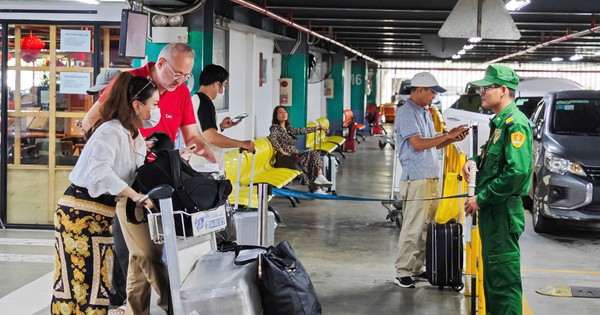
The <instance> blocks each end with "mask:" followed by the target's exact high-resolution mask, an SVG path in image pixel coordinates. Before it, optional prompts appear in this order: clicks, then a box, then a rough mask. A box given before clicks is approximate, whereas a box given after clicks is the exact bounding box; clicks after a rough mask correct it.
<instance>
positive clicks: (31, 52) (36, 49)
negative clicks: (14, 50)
mask: <svg viewBox="0 0 600 315" xmlns="http://www.w3.org/2000/svg"><path fill="white" fill-rule="evenodd" d="M44 47H46V44H45V43H44V42H43V41H42V40H41V39H40V38H39V37H37V36H35V35H33V34H32V35H27V36H25V37H23V38H21V59H23V61H25V62H34V61H35V59H36V58H37V55H38V54H39V53H40V51H42V49H44Z"/></svg>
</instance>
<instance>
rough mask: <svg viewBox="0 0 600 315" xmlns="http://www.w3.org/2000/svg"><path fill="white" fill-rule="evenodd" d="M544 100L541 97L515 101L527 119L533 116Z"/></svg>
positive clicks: (519, 98)
mask: <svg viewBox="0 0 600 315" xmlns="http://www.w3.org/2000/svg"><path fill="white" fill-rule="evenodd" d="M541 100H542V98H541V97H518V98H517V99H515V103H516V104H517V106H518V107H519V109H520V110H521V112H522V113H523V114H525V116H527V118H530V117H531V115H533V111H534V110H535V107H536V106H537V104H538V103H539V102H540V101H541Z"/></svg>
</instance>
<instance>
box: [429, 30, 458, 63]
mask: <svg viewBox="0 0 600 315" xmlns="http://www.w3.org/2000/svg"><path fill="white" fill-rule="evenodd" d="M421 42H423V46H424V47H425V49H427V51H428V52H429V53H430V54H431V55H432V56H434V57H438V58H449V57H452V55H454V54H456V53H457V52H458V51H459V50H461V49H463V46H464V45H465V44H466V43H467V39H463V38H441V37H439V36H438V35H436V34H421Z"/></svg>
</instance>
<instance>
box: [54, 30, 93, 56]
mask: <svg viewBox="0 0 600 315" xmlns="http://www.w3.org/2000/svg"><path fill="white" fill-rule="evenodd" d="M91 48H92V32H91V31H86V30H60V50H61V51H63V52H85V53H89V52H91Z"/></svg>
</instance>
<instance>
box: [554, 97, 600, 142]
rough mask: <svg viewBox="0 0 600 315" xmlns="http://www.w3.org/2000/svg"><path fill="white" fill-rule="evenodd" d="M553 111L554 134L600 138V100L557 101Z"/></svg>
mask: <svg viewBox="0 0 600 315" xmlns="http://www.w3.org/2000/svg"><path fill="white" fill-rule="evenodd" d="M552 109H553V117H552V126H551V130H552V132H553V133H556V134H573V135H579V134H581V135H590V136H600V100H585V99H584V100H556V102H555V103H554V107H553V108H552Z"/></svg>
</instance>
